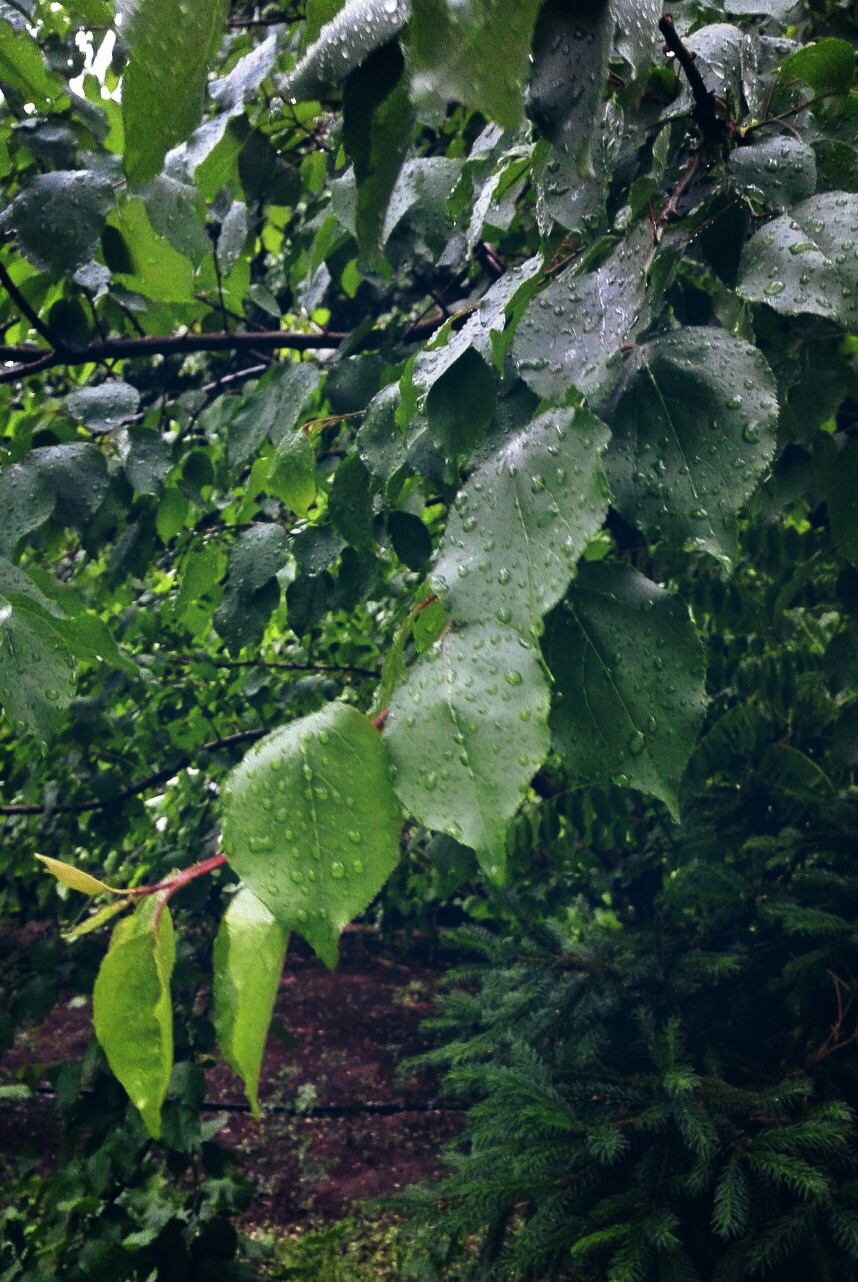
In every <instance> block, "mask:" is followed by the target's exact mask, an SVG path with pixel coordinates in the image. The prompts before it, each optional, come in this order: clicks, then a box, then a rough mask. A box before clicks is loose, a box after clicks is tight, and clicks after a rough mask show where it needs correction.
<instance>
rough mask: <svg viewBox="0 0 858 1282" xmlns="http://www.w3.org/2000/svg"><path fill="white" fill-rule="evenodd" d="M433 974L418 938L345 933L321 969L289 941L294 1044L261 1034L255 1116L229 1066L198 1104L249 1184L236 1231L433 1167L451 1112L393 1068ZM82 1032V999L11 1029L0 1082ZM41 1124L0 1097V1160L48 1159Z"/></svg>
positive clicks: (286, 1223)
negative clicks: (216, 1122) (26, 1151)
mask: <svg viewBox="0 0 858 1282" xmlns="http://www.w3.org/2000/svg"><path fill="white" fill-rule="evenodd" d="M438 976H439V967H438V965H437V964H436V963H435V961H434V958H433V956H432V952H431V949H430V948H427V947H426V946H425V945H421V944H419V943H418V944H417V945H416V946H414V945H413V944H412V945H411V946H410V947H409V948H407V949H397V950H395V951H391V950H390V949H388V948H385V947H383V946H381V945H380V944H379V942H378V941H377V940H376V939H375V938H374V937H373V936H371V935H368V934H365V933H361V932H354V933H351V934H347V935H345V936H344V938H343V947H342V960H341V962H340V966H339V968H338V969H337V971H336V972H334V973H333V974H332V973H330V972H329V971H327V970H326V969H325V967H324V966H322V965H321V963H320V962H319V961H318V960H317V959H316V958H315V957H314V956H313V955H312V954H311V953H310V952H309V950H308V949H306V948H305V947H304V946H303V945H302V944H301V943H300V941H299V942H298V943H296V944H295V945H290V952H289V956H288V958H287V963H286V967H285V970H284V974H283V980H282V982H281V986H280V993H279V996H278V1000H277V1006H276V1010H275V1016H274V1021H273V1024H274V1026H275V1027H276V1028H280V1029H284V1030H288V1033H289V1034H291V1036H292V1038H294V1044H291V1039H290V1038H288V1037H287V1038H278V1037H277V1036H271V1037H270V1038H269V1042H268V1049H267V1052H266V1057H265V1062H264V1065H263V1072H262V1081H261V1089H260V1100H261V1102H262V1105H263V1109H264V1110H265V1115H264V1116H263V1118H262V1121H261V1122H260V1123H256V1122H254V1120H253V1118H252V1117H250V1116H249V1114H248V1113H247V1112H246V1111H244V1109H245V1108H246V1104H245V1101H244V1097H243V1095H242V1091H241V1086H240V1083H239V1082H238V1080H237V1079H236V1078H235V1076H234V1074H233V1073H232V1072H231V1071H230V1069H229V1068H227V1067H226V1066H225V1065H223V1064H222V1063H220V1062H218V1063H217V1064H216V1065H215V1066H214V1067H213V1068H211V1069H210V1070H209V1071H208V1089H207V1101H206V1102H207V1107H208V1108H209V1109H210V1111H211V1112H212V1113H215V1114H216V1113H218V1112H221V1113H223V1112H225V1113H226V1116H227V1122H226V1125H225V1126H224V1128H223V1130H222V1131H221V1132H220V1135H219V1140H220V1142H222V1143H223V1144H224V1145H226V1146H227V1147H228V1148H229V1149H231V1150H232V1151H233V1152H235V1153H237V1154H240V1155H241V1158H242V1162H243V1165H244V1168H245V1171H246V1173H247V1175H248V1176H249V1177H250V1178H251V1179H252V1180H253V1182H254V1184H255V1186H256V1189H257V1196H256V1198H255V1199H254V1205H253V1208H252V1211H251V1212H250V1214H249V1217H248V1223H249V1224H256V1225H263V1226H266V1227H271V1228H277V1229H284V1228H289V1227H291V1226H293V1225H297V1224H299V1223H302V1222H306V1220H307V1218H308V1217H311V1218H313V1219H324V1220H331V1219H334V1218H337V1217H339V1216H341V1215H343V1214H344V1213H346V1212H347V1211H348V1210H349V1209H350V1208H351V1207H352V1206H354V1205H355V1204H356V1203H359V1202H363V1201H366V1200H367V1199H369V1198H374V1197H378V1196H384V1195H388V1194H392V1193H396V1192H397V1191H398V1190H399V1189H401V1188H402V1187H404V1186H405V1185H407V1184H411V1183H414V1182H416V1181H419V1180H422V1179H425V1178H427V1177H429V1176H432V1175H434V1174H436V1173H437V1172H438V1170H439V1168H440V1150H441V1147H442V1146H443V1144H444V1142H445V1141H446V1140H447V1139H449V1138H451V1137H452V1136H453V1135H455V1134H456V1132H457V1130H458V1129H459V1127H460V1125H461V1114H460V1113H458V1112H456V1111H455V1110H453V1109H451V1107H450V1104H449V1101H445V1100H442V1099H439V1097H438V1092H437V1081H435V1080H434V1079H433V1078H432V1077H431V1076H430V1075H428V1074H425V1073H423V1074H421V1075H418V1076H412V1077H411V1078H409V1079H408V1080H406V1081H400V1080H398V1079H397V1073H396V1067H397V1064H399V1063H401V1061H402V1060H403V1059H406V1058H408V1057H409V1056H411V1055H414V1054H417V1053H418V1052H419V1051H420V1050H421V1049H423V1048H424V1046H425V1044H426V1043H425V1038H424V1037H423V1036H422V1034H421V1032H420V1022H421V1020H423V1019H424V1018H425V1017H426V1016H427V1015H428V1014H429V1013H430V1011H431V1009H432V996H433V992H434V989H435V985H436V983H437V980H438ZM90 1036H91V1023H90V1009H89V1005H88V1004H81V1002H80V1000H79V999H78V1000H77V1001H72V1002H71V1003H69V1002H61V1003H60V1004H59V1005H58V1006H57V1007H56V1008H55V1009H54V1011H53V1012H52V1013H51V1014H50V1015H49V1017H48V1018H47V1019H46V1020H45V1022H44V1023H43V1024H42V1025H41V1026H40V1027H39V1028H38V1029H29V1030H24V1031H23V1032H21V1033H20V1034H19V1036H18V1039H17V1041H16V1044H15V1046H14V1047H13V1049H12V1050H11V1051H10V1052H9V1053H8V1054H7V1055H6V1056H5V1057H4V1059H3V1060H2V1062H0V1084H2V1083H3V1082H9V1081H10V1080H12V1079H13V1078H14V1075H15V1073H16V1072H17V1071H18V1070H19V1069H21V1068H22V1067H23V1066H24V1065H28V1064H29V1065H32V1064H55V1063H60V1062H63V1061H68V1060H71V1059H75V1058H76V1057H78V1056H79V1055H80V1054H81V1053H82V1052H83V1050H84V1049H85V1047H86V1045H87V1043H88V1041H89V1038H90ZM296 1108H297V1110H298V1112H297V1115H296V1113H295V1110H296ZM53 1126H54V1122H53V1117H52V1108H51V1101H50V1098H49V1097H45V1096H41V1097H37V1098H35V1099H29V1100H23V1101H20V1102H18V1101H14V1102H13V1101H8V1100H6V1101H0V1153H2V1154H3V1156H4V1158H6V1159H7V1160H10V1159H13V1158H14V1156H15V1154H16V1153H17V1152H19V1151H20V1150H21V1149H22V1148H23V1147H24V1146H25V1145H26V1144H32V1143H34V1142H35V1143H36V1144H37V1145H38V1147H39V1149H40V1151H41V1152H43V1153H44V1154H45V1157H46V1160H50V1155H51V1151H52V1149H53V1148H54V1143H55V1138H56V1137H55V1136H54V1134H53Z"/></svg>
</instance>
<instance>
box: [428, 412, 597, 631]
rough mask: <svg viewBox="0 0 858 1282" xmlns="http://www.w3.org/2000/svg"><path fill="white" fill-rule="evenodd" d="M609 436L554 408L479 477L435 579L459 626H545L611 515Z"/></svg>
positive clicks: (464, 497) (462, 504)
mask: <svg viewBox="0 0 858 1282" xmlns="http://www.w3.org/2000/svg"><path fill="white" fill-rule="evenodd" d="M608 438H609V432H608V429H607V427H606V426H605V424H604V423H602V422H600V420H599V419H597V418H596V417H595V416H594V415H593V414H591V413H590V412H589V411H588V410H585V409H580V410H551V411H549V412H548V413H545V414H540V415H539V416H538V417H537V418H535V419H533V421H532V422H531V423H530V424H529V425H528V426H527V427H526V428H524V430H523V431H520V432H516V433H515V434H514V435H513V436H511V437H510V438H509V439H508V440H507V441H505V443H504V445H503V447H502V448H501V449H500V450H499V451H498V453H497V454H496V455H495V456H494V457H493V458H491V459H489V460H488V461H487V462H485V463H483V464H482V466H481V467H478V468H477V470H476V471H475V472H473V473H472V474H471V476H470V477H469V479H468V481H467V483H466V484H465V486H464V487H463V488H462V490H461V491H460V492H459V494H458V496H457V498H456V504H455V507H454V510H453V512H452V513H451V515H450V519H449V521H448V522H447V528H446V529H445V531H444V535H443V538H442V539H441V545H440V547H439V549H438V560H437V563H436V565H435V567H434V569H433V570H432V572H431V574H430V576H429V577H430V582H431V584H432V586H433V587H434V588H435V590H436V591H437V593H438V595H439V596H440V597H441V599H442V601H443V602H444V603H445V605H446V606H447V608H448V609H449V612H450V614H451V616H452V618H453V619H454V620H455V621H456V622H457V623H479V622H481V621H483V620H487V619H496V620H497V621H498V622H499V623H503V624H508V625H509V626H511V627H513V628H516V629H517V630H518V631H519V632H521V633H522V634H523V635H524V636H528V635H530V633H531V632H535V631H538V630H539V629H540V627H541V622H542V616H543V615H544V614H545V612H546V611H547V610H549V609H550V608H551V607H552V606H553V605H555V604H556V603H557V602H558V601H559V600H560V598H561V597H562V595H563V593H564V592H565V591H566V585H567V584H568V582H569V580H570V579H571V577H572V575H573V574H574V573H575V566H576V564H577V562H578V558H579V557H580V555H581V553H582V552H583V550H584V548H585V546H586V544H587V543H588V542H589V540H590V539H591V538H592V536H593V535H594V534H595V533H596V531H597V530H598V529H599V526H600V525H601V524H602V520H603V518H604V516H605V513H606V511H607V508H608V500H609V493H608V486H607V482H606V480H605V473H604V469H603V466H602V459H601V455H602V454H603V453H604V451H605V448H606V447H607V444H608Z"/></svg>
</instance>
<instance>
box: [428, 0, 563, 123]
mask: <svg viewBox="0 0 858 1282" xmlns="http://www.w3.org/2000/svg"><path fill="white" fill-rule="evenodd" d="M538 11H539V0H516V3H515V4H505V3H500V2H499V0H455V2H451V0H421V3H420V4H418V5H416V6H415V13H414V17H413V19H412V21H411V22H410V24H409V27H408V32H407V40H408V47H409V52H410V55H411V60H412V64H413V67H414V84H415V89H416V91H417V93H418V94H424V93H426V92H430V93H432V94H434V95H437V96H440V97H442V98H446V99H451V100H456V101H458V102H462V103H464V104H465V105H466V106H468V107H471V108H473V109H474V110H476V111H480V112H482V114H483V115H484V116H487V117H488V119H489V120H496V121H497V122H498V124H501V125H503V126H504V127H505V128H508V129H514V128H515V127H516V126H517V125H519V124H520V123H521V118H522V114H523V106H524V86H525V83H526V81H527V77H528V73H529V70H530V43H531V38H532V36H533V26H534V23H535V21H536V15H537V13H538Z"/></svg>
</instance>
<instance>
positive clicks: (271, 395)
mask: <svg viewBox="0 0 858 1282" xmlns="http://www.w3.org/2000/svg"><path fill="white" fill-rule="evenodd" d="M318 386H319V371H318V369H317V367H316V366H315V365H311V364H309V363H308V362H304V361H302V362H300V363H299V364H296V363H295V362H292V361H289V362H284V363H283V364H280V365H277V366H275V368H274V369H273V370H272V372H271V374H270V375H266V377H265V378H262V379H260V380H259V382H258V383H257V384H256V385H255V386H254V387H253V388H252V390H251V391H250V392H248V393H247V395H246V396H245V397H244V400H243V401H242V403H241V406H240V407H239V409H238V411H237V413H236V414H235V416H234V418H233V419H232V422H231V423H230V425H229V439H228V442H227V456H228V458H229V463H230V467H240V466H242V465H243V464H244V463H246V462H247V460H248V459H249V458H251V456H252V455H253V454H255V453H256V451H257V450H258V449H259V447H260V445H261V444H262V442H263V441H264V440H265V437H266V436H268V437H269V438H270V440H272V441H273V442H274V444H275V445H279V444H280V442H281V441H285V440H286V438H287V437H290V436H291V435H292V433H293V432H294V429H295V426H296V424H297V423H298V421H299V419H300V418H301V416H302V414H303V413H304V410H305V409H306V407H307V403H308V401H309V400H310V398H311V397H312V395H313V393H314V392H315V390H316V388H317V387H318Z"/></svg>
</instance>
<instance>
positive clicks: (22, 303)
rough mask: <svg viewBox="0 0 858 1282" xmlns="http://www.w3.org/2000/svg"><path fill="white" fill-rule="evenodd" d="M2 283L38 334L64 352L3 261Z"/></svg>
mask: <svg viewBox="0 0 858 1282" xmlns="http://www.w3.org/2000/svg"><path fill="white" fill-rule="evenodd" d="M0 284H2V286H3V288H4V289H5V291H6V293H7V294H8V295H9V297H10V298H11V300H12V302H13V303H14V304H15V306H16V307H17V308H18V311H19V312H20V313H21V315H22V316H23V317H25V319H26V320H28V321H29V323H30V327H31V328H32V329H34V330H35V331H36V333H37V334H41V336H42V338H44V339H45V341H46V342H48V343H50V345H51V347H52V348H53V349H54V351H59V352H62V351H63V350H64V349H63V345H62V343H59V342H57V340H56V338H55V337H54V335H53V334H52V333H51V331H50V329H49V327H48V326H47V325H46V324H45V322H44V321H43V320H42V318H41V316H40V315H39V313H38V312H37V311H36V310H35V308H33V307H31V306H30V304H29V303H28V302H27V300H26V298H25V297H24V295H23V294H22V293H21V291H20V289H19V288H18V286H17V285H16V284H15V282H14V281H13V279H12V277H11V276H10V275H9V272H8V271H7V269H6V267H5V265H4V264H3V263H2V262H0Z"/></svg>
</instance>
